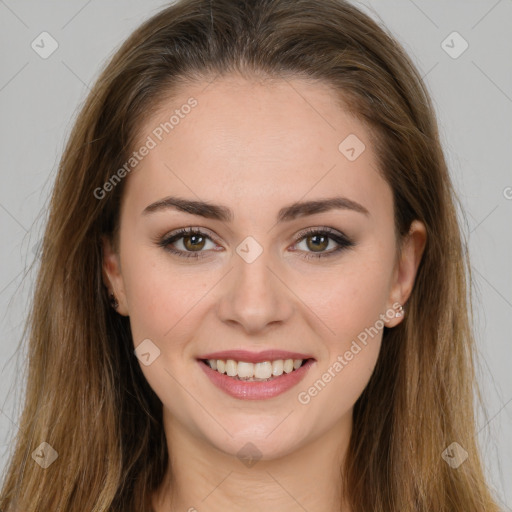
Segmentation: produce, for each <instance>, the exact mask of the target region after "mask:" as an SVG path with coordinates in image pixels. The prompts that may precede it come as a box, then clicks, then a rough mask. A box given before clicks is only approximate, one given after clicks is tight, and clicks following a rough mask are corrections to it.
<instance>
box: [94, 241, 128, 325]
mask: <svg viewBox="0 0 512 512" xmlns="http://www.w3.org/2000/svg"><path fill="white" fill-rule="evenodd" d="M101 246H102V276H103V283H104V285H105V288H106V293H107V294H108V297H109V302H110V305H111V306H112V308H113V309H115V310H116V311H117V312H118V313H120V314H122V315H127V314H128V313H127V311H126V306H125V302H126V301H125V295H124V284H123V277H122V274H121V268H120V265H119V255H118V254H117V252H116V251H115V250H114V248H113V246H112V241H111V240H110V239H109V238H108V237H107V236H105V235H103V236H102V237H101Z"/></svg>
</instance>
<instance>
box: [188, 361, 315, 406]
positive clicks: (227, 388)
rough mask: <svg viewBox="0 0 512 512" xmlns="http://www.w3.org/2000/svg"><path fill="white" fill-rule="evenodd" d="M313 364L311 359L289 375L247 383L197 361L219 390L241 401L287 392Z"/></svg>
mask: <svg viewBox="0 0 512 512" xmlns="http://www.w3.org/2000/svg"><path fill="white" fill-rule="evenodd" d="M314 362H315V361H314V360H313V359H308V360H307V361H306V362H305V363H304V364H303V365H302V366H301V367H300V368H298V369H297V370H294V371H292V372H290V373H283V374H282V375H279V377H274V378H273V379H272V380H268V381H261V382H257V381H252V382H249V381H243V380H237V379H234V378H232V377H229V376H227V375H226V374H225V373H219V372H218V371H216V370H212V369H211V368H210V367H209V366H208V365H207V364H206V363H204V362H203V361H198V363H199V366H200V367H201V368H202V369H203V371H204V372H205V373H206V375H208V377H209V378H210V380H211V381H212V382H213V383H214V384H215V385H216V386H217V387H218V388H219V389H221V390H222V391H224V392H225V393H227V394H228V395H230V396H232V397H234V398H239V399H241V400H264V399H266V398H273V397H275V396H277V395H280V394H281V393H284V392H285V391H288V390H289V389H291V388H293V386H295V385H296V384H298V383H299V382H300V381H301V380H302V379H303V378H304V377H305V376H306V373H307V372H308V370H309V369H310V368H311V366H312V365H313V363H314Z"/></svg>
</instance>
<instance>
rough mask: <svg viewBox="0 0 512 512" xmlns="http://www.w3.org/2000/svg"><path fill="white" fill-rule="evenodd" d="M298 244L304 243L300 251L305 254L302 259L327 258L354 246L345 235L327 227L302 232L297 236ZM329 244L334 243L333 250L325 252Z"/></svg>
mask: <svg viewBox="0 0 512 512" xmlns="http://www.w3.org/2000/svg"><path fill="white" fill-rule="evenodd" d="M298 242H300V243H305V247H303V248H302V249H301V250H303V251H304V252H305V253H304V255H303V257H304V258H306V259H311V258H327V257H330V256H333V255H335V254H337V253H339V252H340V251H343V250H344V249H348V248H350V247H354V245H355V243H354V242H353V241H352V240H350V238H348V237H347V236H346V235H344V234H343V233H341V232H339V231H335V230H333V229H331V228H328V227H323V228H310V229H308V230H306V231H303V232H302V233H300V234H299V238H298ZM330 242H334V249H331V250H330V251H326V249H327V248H328V247H329V245H330Z"/></svg>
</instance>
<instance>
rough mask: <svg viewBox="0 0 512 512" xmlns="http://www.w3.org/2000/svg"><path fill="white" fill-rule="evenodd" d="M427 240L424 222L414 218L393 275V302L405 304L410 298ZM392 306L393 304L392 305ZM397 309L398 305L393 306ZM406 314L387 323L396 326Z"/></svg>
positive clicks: (391, 298)
mask: <svg viewBox="0 0 512 512" xmlns="http://www.w3.org/2000/svg"><path fill="white" fill-rule="evenodd" d="M426 242H427V230H426V228H425V225H424V224H423V222H421V221H419V220H414V221H413V222H412V223H411V227H410V229H409V233H408V234H407V236H406V238H405V240H404V242H403V245H402V251H401V254H400V257H399V259H398V261H397V264H396V266H395V272H394V276H393V283H392V288H391V293H390V297H389V300H390V302H391V304H396V303H399V304H401V305H404V304H405V303H406V302H407V300H408V299H409V297H410V295H411V292H412V289H413V287H414V281H415V279H416V273H417V271H418V267H419V265H420V262H421V257H422V256H423V251H424V249H425V245H426ZM391 307H392V306H391ZM392 309H395V310H396V307H394V308H393V307H392ZM403 318H404V316H403V315H402V316H399V317H393V318H391V319H390V320H388V322H387V323H386V326H387V327H395V326H396V325H398V324H399V323H400V322H401V321H402V320H403Z"/></svg>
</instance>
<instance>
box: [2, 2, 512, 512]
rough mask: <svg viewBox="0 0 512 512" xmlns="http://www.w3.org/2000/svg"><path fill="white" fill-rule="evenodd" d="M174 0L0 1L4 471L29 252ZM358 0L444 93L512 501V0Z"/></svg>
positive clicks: (494, 464) (483, 379) (489, 425)
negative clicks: (111, 72) (102, 78)
mask: <svg viewBox="0 0 512 512" xmlns="http://www.w3.org/2000/svg"><path fill="white" fill-rule="evenodd" d="M354 3H356V2H354ZM163 5H165V2H162V1H158V0H145V1H142V0H129V1H123V2H121V1H114V0H107V1H105V0H103V1H101V2H100V1H99V0H89V1H87V0H73V1H70V0H67V1H64V0H54V1H39V0H37V1H36V0H30V1H24V0H17V1H15V0H5V1H4V0H0V49H1V50H0V52H1V62H2V66H1V69H0V109H1V110H0V111H1V122H0V144H1V155H0V158H1V160H0V169H1V171H0V172H1V175H0V184H1V188H0V226H1V240H2V242H1V243H0V259H1V262H2V265H1V269H0V312H1V320H0V322H1V323H0V327H1V333H2V335H1V337H0V374H1V378H0V470H2V469H3V468H4V466H5V464H6V461H7V458H8V455H9V450H10V449H11V444H12V443H11V441H12V436H13V435H14V434H15V433H16V430H17V428H18V427H17V417H18V414H19V412H20V402H21V396H22V393H23V380H22V379H23V377H24V375H23V371H22V370H23V366H22V365H23V361H24V356H25V352H24V349H23V348H22V349H19V348H18V342H19V339H20V336H21V332H22V325H23V320H24V316H25V315H26V313H27V308H26V305H27V303H28V298H29V296H30V293H31V291H32V289H33V282H34V276H35V270H36V269H37V261H35V267H34V268H32V269H31V270H30V265H31V263H32V262H33V261H34V260H35V251H36V248H37V244H38V241H39V239H40V237H41V234H42V229H43V225H44V220H45V215H46V213H45V208H46V206H47V201H48V194H49V192H50V190H51V186H52V183H53V180H54V177H55V173H56V169H57V165H58V161H59V158H60V156H61V153H62V150H63V147H64V143H65V140H66V137H67V135H68V133H69V131H70V128H71V126H72V124H73V121H74V117H75V115H76V113H77V110H78V108H79V106H80V105H81V103H82V101H83V100H84V98H85V95H86V94H87V92H88V89H89V86H90V84H92V83H93V82H94V80H95V78H96V77H97V76H98V74H99V70H100V67H101V66H102V65H103V63H104V62H105V61H106V60H107V59H108V57H109V56H110V55H111V54H112V53H113V51H114V50H115V49H116V48H117V47H118V45H119V44H120V43H121V42H122V41H123V40H124V39H125V38H126V37H127V36H128V34H129V33H130V32H131V31H132V30H133V29H134V28H136V27H137V26H138V25H139V24H140V23H141V21H142V20H144V19H146V18H147V17H149V16H150V15H152V14H154V13H155V12H157V11H158V10H159V8H160V7H161V6H163ZM356 5H359V7H361V8H362V9H363V10H364V11H365V12H367V13H368V14H370V15H371V16H372V17H374V18H377V19H380V20H381V22H383V23H384V24H385V25H386V26H387V27H388V28H389V29H390V30H391V31H392V32H393V34H394V35H395V37H396V38H397V39H398V40H399V41H400V42H401V43H402V44H403V45H404V47H405V49H406V51H407V52H408V53H409V54H410V55H411V57H412V58H413V60H414V62H415V63H416V64H417V66H418V68H419V69H420V71H421V73H422V75H423V78H424V81H425V82H426V84H427V86H428V88H429V90H430V91H431V94H432V97H433V100H434V103H435V108H436V111H437V114H438V118H439V128H440V133H441V137H442V141H443V146H444V148H445V151H446V156H447V158H448V163H449V166H450V172H451V173H452V176H453V179H454V181H455V185H456V187H457V190H458V193H459V196H460V198H461V200H462V203H463V205H464V208H465V211H466V217H467V224H465V227H464V229H465V231H466V234H467V236H468V239H469V248H470V254H471V258H472V269H473V274H474V279H475V288H474V291H473V293H474V294H473V297H474V300H475V328H476V336H477V340H478V344H479V358H480V365H479V370H478V377H479V381H480V383H481V387H482V390H483V397H484V399H485V409H484V410H483V411H482V410H479V412H478V430H479V433H478V437H479V441H480V443H481V446H482V451H483V454H484V459H485V464H486V468H487V472H488V475H489V480H490V482H491V484H492V486H493V487H494V488H495V489H496V493H497V495H498V496H499V497H500V498H501V500H502V502H503V503H504V504H506V505H507V506H508V507H512V486H511V485H510V483H511V482H512V371H511V370H510V363H511V361H512V358H511V355H512V345H511V335H510V333H511V332H512V274H511V272H510V253H511V249H512V230H511V229H510V220H512V171H511V164H510V147H511V143H512V121H511V118H512V32H511V29H512V0H498V1H495V0H478V1H477V0H472V1H468V0H457V1H455V0H451V1H450V2H449V3H448V2H443V1H440V0H436V1H432V0H431V1H426V0H414V1H413V0H401V1H398V0H380V1H377V0H374V1H370V0H367V1H366V2H364V3H356ZM43 31H46V32H48V33H50V34H51V36H52V37H53V38H54V39H55V40H56V41H57V43H58V45H59V46H58V48H57V50H56V51H55V52H54V53H53V54H52V55H51V56H49V57H48V58H46V59H43V58H41V57H40V56H39V55H38V54H37V53H36V52H35V51H34V50H33V49H32V47H31V43H32V41H34V40H36V41H37V40H40V39H36V38H37V37H38V36H39V35H40V34H41V32H43ZM453 31H457V32H458V33H459V34H460V35H461V36H462V37H463V38H464V40H466V41H467V43H468V44H469V47H468V48H467V50H466V51H465V52H464V53H462V54H461V55H460V56H458V57H457V58H452V57H451V56H450V55H449V54H448V53H447V52H446V51H445V49H446V50H448V51H451V52H452V53H453V52H458V51H459V50H460V49H461V48H462V44H463V43H462V41H461V40H458V39H453V37H452V38H448V39H446V38H447V36H449V35H450V34H451V33H452V32H453ZM452 39H453V43H452V42H451V40H452ZM445 40H446V42H445V43H444V44H443V41H445ZM446 45H449V46H452V47H453V48H452V49H451V50H449V49H448V48H446ZM48 47H49V46H48V45H46V48H48ZM24 275H26V277H25V278H23V276H24ZM48 300H51V297H49V298H48ZM432 321H433V322H435V318H433V319H432ZM469 456H470V457H471V454H469ZM506 482H509V485H506Z"/></svg>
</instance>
